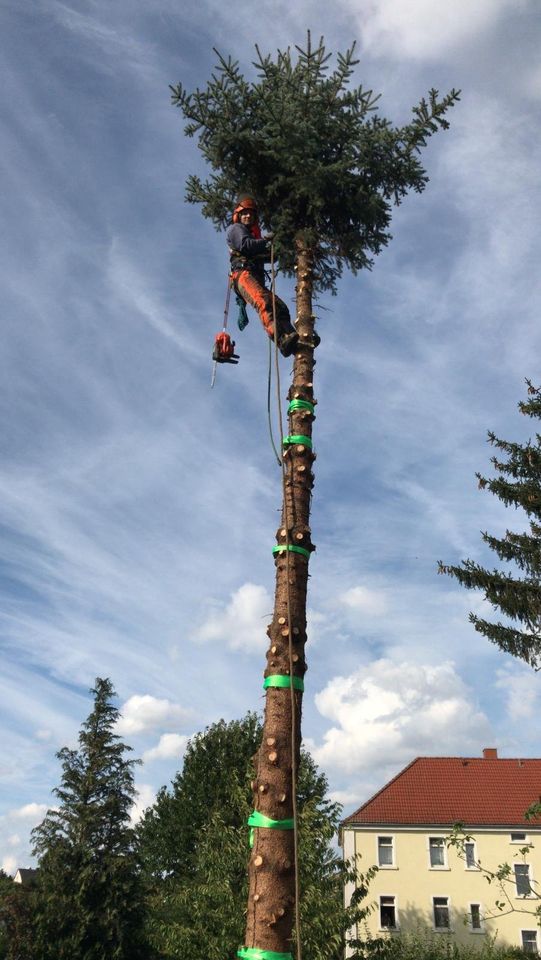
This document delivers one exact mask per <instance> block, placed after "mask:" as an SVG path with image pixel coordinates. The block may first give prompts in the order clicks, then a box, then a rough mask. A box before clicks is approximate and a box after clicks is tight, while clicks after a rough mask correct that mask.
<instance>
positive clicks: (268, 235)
mask: <svg viewBox="0 0 541 960" xmlns="http://www.w3.org/2000/svg"><path fill="white" fill-rule="evenodd" d="M263 240H266V241H267V242H268V243H272V241H273V240H274V234H273V233H266V234H265V236H264V237H263Z"/></svg>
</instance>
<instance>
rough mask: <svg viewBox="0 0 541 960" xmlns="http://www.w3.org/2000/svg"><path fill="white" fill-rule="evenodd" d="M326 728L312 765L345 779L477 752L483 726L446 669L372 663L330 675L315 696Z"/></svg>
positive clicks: (448, 666) (481, 716)
mask: <svg viewBox="0 0 541 960" xmlns="http://www.w3.org/2000/svg"><path fill="white" fill-rule="evenodd" d="M316 706H317V708H318V710H319V712H320V713H321V714H322V715H323V716H324V717H327V718H328V719H329V720H331V721H332V722H333V726H332V727H331V728H330V729H329V730H328V731H327V732H326V734H325V736H324V742H323V743H322V744H321V745H320V746H319V747H317V748H316V749H315V751H314V756H315V759H316V761H317V762H318V763H320V764H321V765H322V766H324V767H326V768H330V769H332V768H335V769H339V770H342V771H345V772H346V773H349V774H354V773H358V772H360V771H361V770H371V771H373V770H374V768H377V767H380V766H381V765H382V758H384V764H385V766H389V765H393V764H395V765H396V764H400V763H407V762H409V761H410V760H411V759H413V758H414V757H415V756H417V755H419V754H423V753H425V754H434V753H436V754H448V753H451V754H464V753H465V752H468V751H471V750H475V751H476V752H478V750H479V749H480V745H481V741H483V742H485V740H486V737H487V736H489V733H490V728H489V724H488V720H487V718H486V717H485V716H484V714H483V713H481V712H480V711H479V710H477V708H476V707H475V706H474V705H473V704H472V703H471V701H470V694H469V691H468V688H467V687H466V685H465V684H464V683H463V681H462V680H461V678H460V677H459V676H458V674H457V673H456V671H455V668H454V665H453V664H452V663H444V664H441V665H438V666H422V665H417V664H413V663H408V662H404V663H396V664H395V663H393V662H391V661H390V660H386V659H381V660H377V661H375V662H374V663H372V664H371V665H369V666H367V667H366V668H361V669H360V670H358V671H356V672H355V673H353V674H351V675H350V676H349V677H334V678H333V679H332V680H331V681H330V682H329V683H328V684H327V686H326V687H325V688H324V690H322V691H321V693H319V694H317V695H316Z"/></svg>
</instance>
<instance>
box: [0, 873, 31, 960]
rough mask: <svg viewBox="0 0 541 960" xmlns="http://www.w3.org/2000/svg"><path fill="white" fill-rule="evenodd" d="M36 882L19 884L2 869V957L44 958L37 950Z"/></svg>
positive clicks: (6, 959)
mask: <svg viewBox="0 0 541 960" xmlns="http://www.w3.org/2000/svg"><path fill="white" fill-rule="evenodd" d="M36 902H37V890H36V884H35V883H31V884H30V885H26V884H20V883H15V882H14V881H13V879H12V878H11V877H9V876H7V874H6V873H4V871H3V870H0V960H40V956H39V953H37V952H36V929H35V915H36Z"/></svg>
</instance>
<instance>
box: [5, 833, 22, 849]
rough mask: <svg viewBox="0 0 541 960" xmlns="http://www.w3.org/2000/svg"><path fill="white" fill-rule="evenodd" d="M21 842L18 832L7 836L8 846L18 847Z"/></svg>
mask: <svg viewBox="0 0 541 960" xmlns="http://www.w3.org/2000/svg"><path fill="white" fill-rule="evenodd" d="M20 842H21V838H20V836H19V834H18V833H12V834H11V836H10V837H8V838H7V841H6V843H7V845H8V847H18V846H19V844H20Z"/></svg>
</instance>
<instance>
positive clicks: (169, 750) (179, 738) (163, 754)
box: [143, 733, 188, 763]
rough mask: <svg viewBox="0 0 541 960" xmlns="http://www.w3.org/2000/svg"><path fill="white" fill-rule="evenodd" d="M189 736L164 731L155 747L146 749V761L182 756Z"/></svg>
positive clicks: (144, 759) (144, 758) (144, 754)
mask: <svg viewBox="0 0 541 960" xmlns="http://www.w3.org/2000/svg"><path fill="white" fill-rule="evenodd" d="M187 743H188V737H186V736H184V735H183V734H180V733H164V734H162V736H161V737H160V739H159V742H158V743H157V744H156V746H155V747H151V748H150V750H145V752H144V753H143V761H144V763H148V762H149V761H150V760H166V759H168V758H169V757H180V756H182V754H183V753H184V750H185V747H186V744H187Z"/></svg>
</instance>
